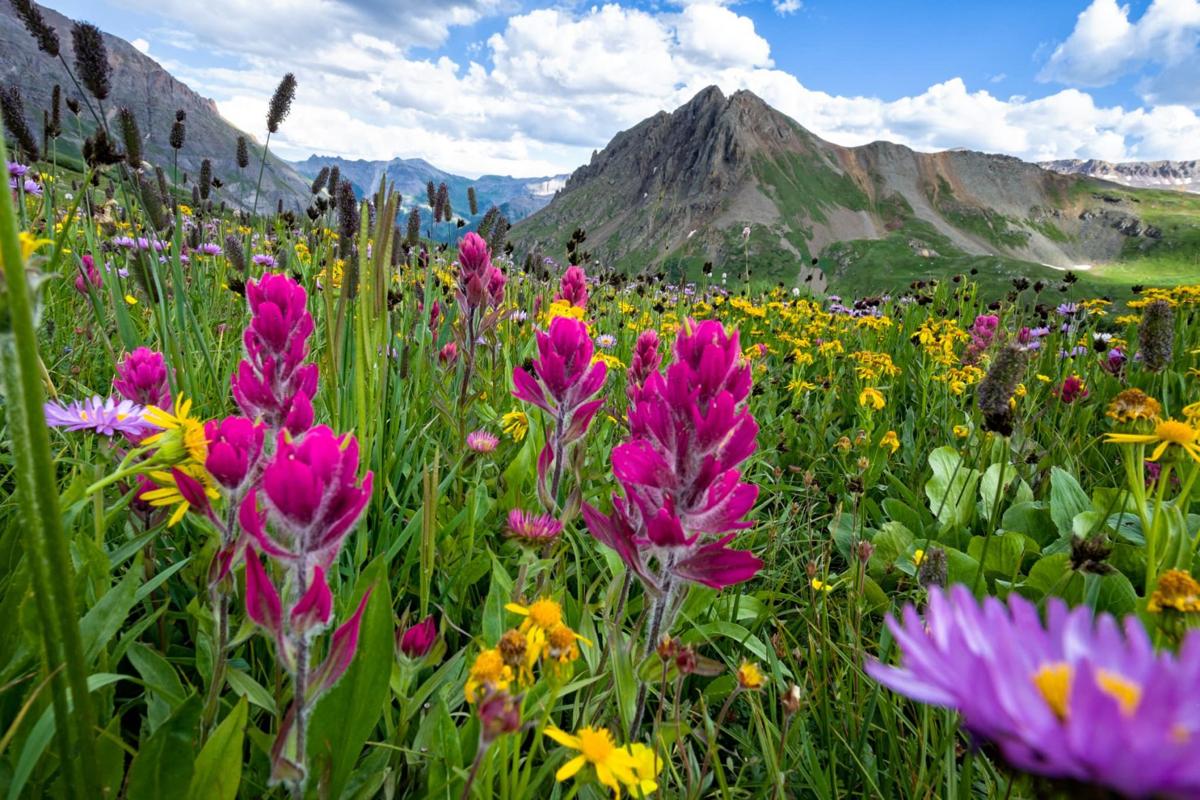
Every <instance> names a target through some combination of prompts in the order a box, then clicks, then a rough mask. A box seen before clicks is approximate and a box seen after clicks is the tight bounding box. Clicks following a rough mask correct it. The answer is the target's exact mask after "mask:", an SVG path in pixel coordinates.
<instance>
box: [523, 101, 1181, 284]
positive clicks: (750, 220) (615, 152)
mask: <svg viewBox="0 0 1200 800" xmlns="http://www.w3.org/2000/svg"><path fill="white" fill-rule="evenodd" d="M1131 191H1132V190H1129V189H1123V188H1121V187H1119V186H1116V185H1115V184H1112V183H1103V182H1099V181H1095V180H1092V179H1090V178H1087V177H1084V176H1080V175H1063V174H1059V173H1058V172H1053V171H1048V170H1045V169H1042V168H1040V167H1039V166H1037V165H1035V164H1029V163H1026V162H1024V161H1020V160H1019V159H1016V158H1012V157H1010V156H1001V155H988V154H984V153H976V152H971V151H961V150H959V151H947V152H941V153H919V152H916V151H914V150H912V149H910V148H908V147H904V146H902V145H897V144H891V143H888V142H873V143H871V144H868V145H864V146H861V147H842V146H840V145H836V144H833V143H831V142H827V141H824V140H823V139H821V138H819V137H817V136H816V135H814V134H813V133H811V132H809V131H807V130H805V129H804V128H803V127H801V126H800V125H799V124H798V123H797V122H796V121H795V120H793V119H791V118H789V117H787V116H786V115H784V114H782V113H781V112H779V111H777V110H775V109H773V108H771V107H770V106H769V105H767V104H766V103H765V102H763V101H762V100H761V99H760V98H759V97H757V96H756V95H754V94H752V93H751V92H748V91H740V92H737V93H735V94H733V95H731V96H728V97H727V96H725V95H724V94H722V92H721V91H720V90H719V89H718V88H717V87H715V86H711V87H709V88H707V89H704V90H703V91H701V92H700V93H699V94H697V95H696V96H695V97H694V98H693V99H692V100H691V101H689V102H688V103H686V104H685V105H683V106H681V107H680V108H678V109H676V110H675V111H673V112H671V113H666V112H660V113H658V114H656V115H654V116H653V117H650V118H649V119H646V120H644V121H642V122H641V123H639V124H637V125H636V126H634V127H633V128H631V129H629V130H627V131H623V132H621V133H618V134H617V135H616V136H615V137H613V139H612V141H611V142H609V144H608V146H607V147H605V148H604V149H603V150H602V151H600V152H599V153H597V154H595V155H594V156H593V157H592V159H591V161H590V163H588V164H586V165H585V166H582V167H580V168H579V169H577V170H575V172H574V173H572V175H571V177H570V178H569V179H568V180H567V183H566V186H565V187H564V188H563V190H562V191H561V192H559V193H558V195H557V196H556V197H555V198H554V200H553V201H552V202H551V203H550V204H548V205H547V206H546V208H544V209H542V210H541V211H539V212H538V213H536V214H534V215H532V216H531V217H529V218H528V219H526V220H525V221H524V222H522V223H521V224H519V225H517V226H516V227H515V228H514V229H513V231H512V232H511V234H510V236H509V239H510V241H513V242H514V243H515V244H516V245H517V250H518V253H541V254H545V255H550V256H553V257H555V258H561V257H562V254H563V253H564V250H565V245H566V242H567V240H568V238H569V237H570V236H571V234H572V232H573V231H574V230H575V229H576V228H582V229H583V230H584V232H585V233H586V235H587V239H586V242H585V244H584V246H583V248H581V249H585V250H587V251H588V252H590V253H591V255H592V257H593V260H594V261H596V262H599V263H600V264H602V265H609V266H613V267H615V268H617V269H620V270H624V271H640V270H647V269H657V270H665V271H667V272H668V273H671V274H672V275H674V276H677V277H688V278H698V277H699V276H700V275H701V273H702V270H701V268H702V266H703V264H704V262H706V261H711V262H713V263H714V264H717V265H722V266H721V267H720V268H719V269H720V270H721V271H723V272H726V273H729V274H739V273H741V272H742V271H743V269H744V268H745V269H748V271H749V272H750V273H751V274H752V275H753V276H755V277H758V278H767V279H772V280H775V279H778V280H785V281H799V280H805V279H807V280H812V279H813V277H814V276H812V275H811V274H809V272H808V269H807V268H808V267H810V266H811V265H812V264H813V263H814V261H813V260H814V259H815V260H816V263H817V264H818V265H819V266H820V267H821V270H822V272H823V275H822V276H821V277H822V278H825V277H828V278H829V279H830V280H831V282H832V283H833V285H835V286H836V285H838V284H839V283H845V280H846V279H848V278H853V281H852V283H855V284H856V285H858V286H859V288H866V289H869V288H870V287H871V286H872V282H874V283H875V284H880V283H881V282H882V281H884V280H885V279H887V280H890V281H893V282H894V281H895V280H902V279H904V278H906V277H908V276H914V277H921V276H932V275H936V274H939V273H943V274H944V273H946V272H947V271H949V270H955V269H962V270H963V271H965V269H966V268H974V267H976V266H983V265H987V266H988V268H989V269H992V270H993V271H994V272H998V273H1000V274H1008V275H1016V274H1035V275H1050V276H1052V275H1053V274H1054V273H1053V269H1051V268H1057V269H1068V268H1072V267H1076V266H1078V265H1083V268H1086V267H1087V266H1088V265H1091V264H1095V263H1103V262H1110V261H1114V260H1118V259H1121V258H1125V257H1128V256H1130V255H1136V254H1138V253H1144V252H1149V251H1151V250H1153V249H1154V248H1156V247H1159V246H1160V245H1163V244H1164V242H1170V241H1171V240H1172V237H1173V236H1174V228H1173V227H1172V228H1171V229H1170V230H1168V231H1167V232H1166V235H1165V236H1164V229H1163V227H1161V226H1159V225H1156V224H1155V222H1154V220H1153V219H1150V218H1149V217H1144V216H1143V215H1144V214H1150V213H1151V212H1152V211H1153V210H1154V207H1153V206H1152V204H1150V203H1143V202H1142V198H1141V196H1140V195H1131V194H1130V193H1131ZM1198 208H1200V206H1198ZM1173 219H1174V220H1175V221H1176V222H1177V221H1178V217H1175V218H1173ZM744 231H745V232H746V233H747V236H746V238H743V232H744ZM1004 282H1007V280H1006V279H1005V281H1004Z"/></svg>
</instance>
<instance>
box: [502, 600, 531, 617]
mask: <svg viewBox="0 0 1200 800" xmlns="http://www.w3.org/2000/svg"><path fill="white" fill-rule="evenodd" d="M504 610H505V611H511V612H512V613H514V614H520V615H521V616H523V617H528V616H529V609H528V608H526V607H525V606H523V605H521V604H520V603H508V604H507V605H505V606H504Z"/></svg>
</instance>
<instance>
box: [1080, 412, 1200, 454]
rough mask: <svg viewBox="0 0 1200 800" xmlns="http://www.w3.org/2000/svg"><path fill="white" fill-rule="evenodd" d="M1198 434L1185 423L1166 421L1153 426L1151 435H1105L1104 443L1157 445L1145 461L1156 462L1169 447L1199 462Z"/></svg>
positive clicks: (1173, 420) (1172, 420) (1199, 446)
mask: <svg viewBox="0 0 1200 800" xmlns="http://www.w3.org/2000/svg"><path fill="white" fill-rule="evenodd" d="M1197 437H1200V432H1198V431H1197V430H1196V429H1195V428H1193V427H1192V426H1191V425H1188V424H1187V423H1186V422H1180V421H1179V420H1175V419H1168V420H1165V421H1163V422H1159V423H1158V424H1157V425H1155V426H1154V432H1153V433H1107V434H1105V435H1104V441H1105V442H1108V443H1109V444H1153V445H1157V447H1155V448H1154V452H1153V453H1151V454H1150V457H1149V458H1147V459H1146V460H1147V461H1157V460H1158V459H1159V458H1161V457H1162V455H1163V453H1165V452H1166V451H1167V448H1168V447H1170V446H1171V445H1176V446H1178V447H1180V448H1182V449H1183V451H1184V452H1186V453H1187V454H1188V455H1189V456H1191V457H1192V460H1193V461H1196V462H1200V445H1198V444H1197V442H1196V439H1197Z"/></svg>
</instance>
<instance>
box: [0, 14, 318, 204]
mask: <svg viewBox="0 0 1200 800" xmlns="http://www.w3.org/2000/svg"><path fill="white" fill-rule="evenodd" d="M42 13H43V15H44V16H45V19H46V21H47V22H48V23H49V24H50V25H52V26H54V28H55V29H56V30H57V31H58V38H59V42H60V43H61V48H62V53H63V56H64V57H65V58H66V60H67V62H68V63H73V59H74V56H73V54H72V49H71V20H70V19H68V18H67V17H65V16H63V15H62V14H59V13H58V12H57V11H53V10H51V9H49V8H45V7H42ZM104 45H105V47H106V48H107V50H108V60H109V64H110V65H111V66H112V78H111V82H112V89H111V93H110V95H109V98H108V99H107V100H106V101H105V103H104V110H105V117H106V119H107V122H108V125H109V127H110V129H112V130H114V131H115V130H116V128H115V123H116V116H117V111H118V110H119V109H120V108H121V107H122V106H125V107H128V108H129V109H131V110H132V111H133V113H134V115H135V117H136V118H137V122H138V127H139V128H140V130H141V133H142V137H143V139H144V142H143V145H142V147H143V151H144V153H145V155H144V158H145V159H147V160H148V161H150V162H151V163H153V164H155V165H157V166H161V167H164V168H165V169H166V170H167V174H168V175H170V173H171V167H172V161H173V156H174V151H173V150H171V147H170V143H169V137H170V132H171V125H172V123H173V122H174V120H175V111H176V110H177V109H182V110H183V111H185V112H186V113H187V121H186V123H185V124H186V136H185V139H184V146H183V148H182V149H181V150H180V151H179V173H180V175H179V177H180V178H182V177H183V175H184V173H187V175H188V177H189V178H190V179H191V180H193V181H194V180H195V179H196V176H197V175H198V173H199V171H200V162H201V161H202V160H203V159H205V158H208V159H211V160H212V163H213V174H214V175H215V176H216V177H217V178H219V179H220V180H221V182H222V184H223V186H222V187H221V188H220V189H219V190H217V191H216V193H215V195H214V197H215V198H216V199H217V200H218V201H220V200H227V201H229V202H230V203H232V204H234V205H240V206H246V207H248V206H249V205H250V203H251V202H252V200H253V197H254V184H255V181H256V180H257V178H258V163H259V159H260V157H261V153H262V151H261V149H260V147H259V145H257V144H255V138H254V137H253V136H250V135H246V139H247V142H248V143H249V146H250V154H251V158H250V160H251V163H252V166H251V167H249V168H247V169H246V170H240V169H238V166H237V162H236V153H237V137H238V136H239V135H242V131H239V130H238V129H237V128H235V127H234V126H233V125H231V124H230V123H229V122H228V121H227V120H226V119H225V118H224V117H222V116H221V114H220V112H218V111H217V106H216V104H215V103H214V102H213V101H212V100H209V99H207V98H204V97H201V96H200V95H198V94H196V93H195V92H194V91H192V90H191V89H189V88H188V87H187V86H186V85H184V84H183V83H182V82H180V81H178V80H176V79H175V78H174V77H172V76H171V74H170V73H168V72H167V71H166V70H165V69H163V68H162V66H161V65H159V64H158V62H156V61H155V60H154V59H152V58H150V57H149V56H147V55H146V54H144V53H142V52H140V51H139V50H137V49H136V48H135V47H134V46H133V45H131V44H129V42H127V41H125V40H124V39H121V38H119V37H117V36H112V35H111V34H107V33H106V34H104ZM0 83H3V84H5V85H16V86H17V87H19V88H20V90H21V94H22V95H23V96H24V100H25V113H26V116H27V117H28V121H29V124H30V127H31V128H33V130H34V131H37V132H40V131H41V130H42V111H43V109H48V108H49V107H50V94H51V92H52V90H53V89H54V85H55V84H59V85H61V86H62V88H63V97H64V99H66V98H71V97H76V98H77V97H78V92H77V91H76V90H75V87H74V86H73V84H72V83H71V80H70V78H69V77H68V76H67V73H66V70H64V69H63V67H62V64H60V63H59V61H58V59H52V58H50V57H49V56H48V55H46V54H45V53H43V52H40V51H39V50H38V48H37V42H35V41H34V39H33V37H32V36H30V35H29V32H28V31H27V30H25V27H24V26H23V25H22V23H21V20H20V19H19V18H18V17H16V16H15V14H14V12H13V8H12V5H11V3H9V2H8V0H0ZM266 111H267V110H266V108H265V107H264V108H263V119H264V126H265V120H266ZM62 114H63V136H62V138H61V142H60V152H62V153H64V155H67V156H73V157H76V158H78V155H79V145H80V144H81V142H82V136H80V132H81V129H82V133H83V134H84V135H88V134H90V132H91V131H92V130H93V129H94V127H95V122H94V121H93V120H92V118H91V117H90V116H89V115H88V113H87V111H86V110H85V111H84V112H83V114H81V115H80V116H79V118H78V126H77V124H76V121H75V119H74V118H73V117H72V116H71V115H70V114H69V113H68V112H67V111H66V109H65V108H64V109H63V112H62ZM251 173H252V174H251ZM280 198H282V199H283V200H284V203H285V205H286V206H288V207H289V208H295V209H301V208H303V207H304V204H306V203H307V202H308V189H307V187H306V186H305V181H304V179H302V178H301V177H300V176H299V175H298V174H297V173H296V171H295V170H294V169H292V167H291V165H289V164H288V163H287V162H285V161H283V160H282V159H279V158H276V157H275V156H273V155H272V156H269V157H268V159H267V168H266V172H265V174H264V175H263V186H262V194H261V199H260V201H259V208H260V209H264V208H274V206H275V205H276V201H277V200H278V199H280Z"/></svg>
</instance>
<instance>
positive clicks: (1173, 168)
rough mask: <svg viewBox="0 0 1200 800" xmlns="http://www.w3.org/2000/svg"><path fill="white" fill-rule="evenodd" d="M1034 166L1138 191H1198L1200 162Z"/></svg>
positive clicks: (1063, 162)
mask: <svg viewBox="0 0 1200 800" xmlns="http://www.w3.org/2000/svg"><path fill="white" fill-rule="evenodd" d="M1038 166H1040V167H1043V168H1044V169H1049V170H1054V171H1055V172H1061V173H1064V174H1066V175H1086V176H1088V177H1090V178H1100V179H1101V180H1106V181H1112V182H1113V183H1119V184H1121V185H1122V186H1133V187H1136V188H1140V189H1178V190H1180V191H1184V192H1200V161H1122V162H1119V163H1114V162H1112V161H1099V160H1097V159H1094V158H1091V159H1087V160H1086V161H1085V160H1082V159H1078V158H1067V159H1062V160H1059V161H1042V162H1040V163H1039V164H1038Z"/></svg>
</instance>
